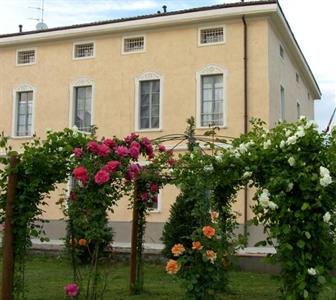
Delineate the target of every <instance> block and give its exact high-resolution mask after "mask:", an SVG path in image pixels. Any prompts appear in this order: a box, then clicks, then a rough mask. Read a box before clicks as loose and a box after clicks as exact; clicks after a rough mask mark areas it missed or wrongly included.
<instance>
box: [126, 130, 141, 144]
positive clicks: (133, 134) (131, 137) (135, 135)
mask: <svg viewBox="0 0 336 300" xmlns="http://www.w3.org/2000/svg"><path fill="white" fill-rule="evenodd" d="M138 137H139V135H138V134H136V133H134V132H132V133H131V134H130V135H129V136H127V137H125V139H124V140H125V142H126V143H130V142H132V141H133V140H135V139H137V138H138Z"/></svg>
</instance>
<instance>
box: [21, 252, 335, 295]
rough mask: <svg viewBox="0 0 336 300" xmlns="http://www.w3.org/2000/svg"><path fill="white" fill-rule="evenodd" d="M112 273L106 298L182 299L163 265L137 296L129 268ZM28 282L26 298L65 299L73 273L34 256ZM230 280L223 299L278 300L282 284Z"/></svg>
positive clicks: (243, 275)
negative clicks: (131, 287)
mask: <svg viewBox="0 0 336 300" xmlns="http://www.w3.org/2000/svg"><path fill="white" fill-rule="evenodd" d="M109 270H110V276H109V278H108V285H107V290H106V294H105V297H104V299H108V300H127V299H132V300H149V299H150V300H165V299H167V300H168V299H169V300H172V299H174V300H178V299H183V289H182V288H181V286H180V282H179V280H178V279H177V278H176V277H175V276H171V275H167V274H166V273H165V271H164V267H163V266H162V265H159V264H146V266H145V287H144V289H145V290H144V293H143V294H142V295H138V296H129V295H128V278H129V268H128V265H126V264H121V263H119V264H118V263H116V264H113V265H112V266H111V268H110V269H109ZM25 279H26V287H27V289H28V291H27V292H26V295H25V296H26V299H29V300H61V299H65V297H64V285H65V284H67V283H69V282H72V271H71V268H70V265H69V263H68V261H67V260H66V259H64V258H58V257H47V256H46V257H45V256H32V257H29V258H28V260H27V269H26V273H25ZM230 280H231V282H230V293H228V294H225V295H219V296H220V299H230V300H233V299H236V300H238V299H239V300H273V299H278V298H279V293H278V288H279V282H278V281H277V280H276V279H275V278H274V277H272V276H271V275H269V274H264V273H251V272H240V271H232V272H230ZM335 290H336V287H335V286H334V287H333V288H332V287H331V286H329V287H327V288H326V289H325V291H324V293H323V295H321V298H320V299H321V300H332V299H336V293H335ZM80 298H81V297H80ZM80 298H79V299H80Z"/></svg>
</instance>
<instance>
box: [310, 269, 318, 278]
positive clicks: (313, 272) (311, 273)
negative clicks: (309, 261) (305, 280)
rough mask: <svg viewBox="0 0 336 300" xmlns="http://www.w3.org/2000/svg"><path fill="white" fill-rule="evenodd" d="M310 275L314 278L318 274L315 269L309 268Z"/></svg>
mask: <svg viewBox="0 0 336 300" xmlns="http://www.w3.org/2000/svg"><path fill="white" fill-rule="evenodd" d="M308 274H309V275H312V276H315V275H316V274H317V272H316V270H315V269H314V268H309V269H308Z"/></svg>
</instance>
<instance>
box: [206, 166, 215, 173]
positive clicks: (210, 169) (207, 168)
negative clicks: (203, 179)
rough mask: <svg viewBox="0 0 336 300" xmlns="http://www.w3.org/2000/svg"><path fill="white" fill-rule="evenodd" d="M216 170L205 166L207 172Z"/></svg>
mask: <svg viewBox="0 0 336 300" xmlns="http://www.w3.org/2000/svg"><path fill="white" fill-rule="evenodd" d="M213 170H214V168H213V166H205V167H204V171H206V172H212V171H213Z"/></svg>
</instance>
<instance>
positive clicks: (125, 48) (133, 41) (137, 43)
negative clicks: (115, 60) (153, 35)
mask: <svg viewBox="0 0 336 300" xmlns="http://www.w3.org/2000/svg"><path fill="white" fill-rule="evenodd" d="M145 51H146V36H145V35H144V34H142V35H132V36H123V37H122V44H121V54H136V53H143V52H145Z"/></svg>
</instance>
